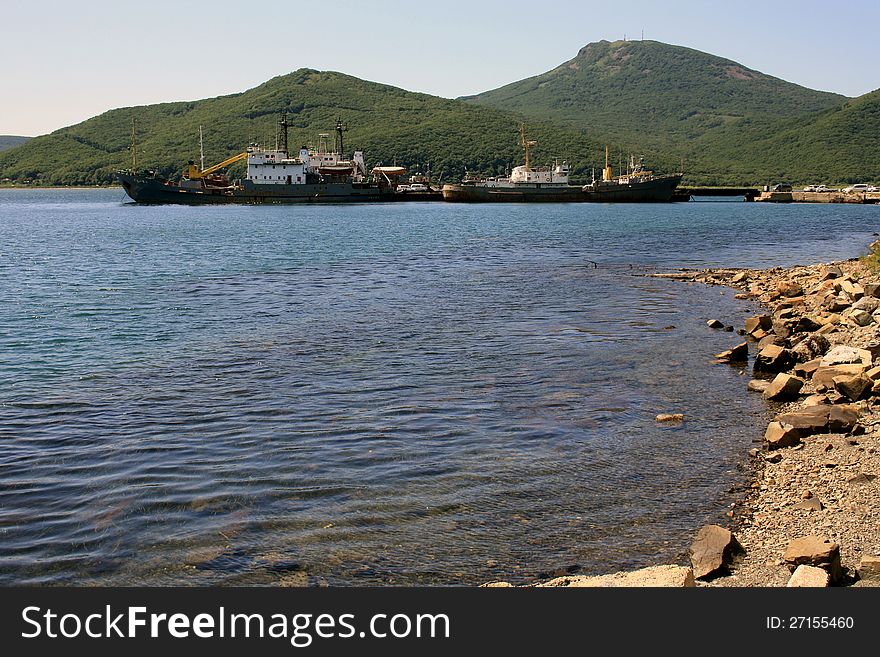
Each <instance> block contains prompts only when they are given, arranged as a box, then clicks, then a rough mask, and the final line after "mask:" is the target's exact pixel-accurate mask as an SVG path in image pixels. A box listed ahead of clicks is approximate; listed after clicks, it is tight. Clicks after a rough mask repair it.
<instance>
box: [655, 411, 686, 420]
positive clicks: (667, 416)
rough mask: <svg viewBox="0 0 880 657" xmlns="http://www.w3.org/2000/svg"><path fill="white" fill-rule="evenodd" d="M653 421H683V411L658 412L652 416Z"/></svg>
mask: <svg viewBox="0 0 880 657" xmlns="http://www.w3.org/2000/svg"><path fill="white" fill-rule="evenodd" d="M654 421H655V422H683V421H684V413H660V415H658V416H657V417H655V418H654Z"/></svg>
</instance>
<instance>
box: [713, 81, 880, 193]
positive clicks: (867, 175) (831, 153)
mask: <svg viewBox="0 0 880 657" xmlns="http://www.w3.org/2000/svg"><path fill="white" fill-rule="evenodd" d="M700 147H701V149H702V151H703V152H704V153H707V154H710V153H711V154H712V157H711V158H709V157H703V158H700V159H699V160H698V161H699V167H700V172H701V174H702V175H703V176H704V177H705V178H706V179H720V178H731V177H734V178H739V179H742V180H755V181H758V182H761V181H763V182H765V183H766V182H770V181H772V182H780V181H786V182H796V183H801V182H806V183H817V184H818V183H822V184H827V185H829V186H836V185H838V184H842V183H857V182H872V181H880V90H878V91H873V92H871V93H869V94H865V95H864V96H860V97H858V98H854V99H852V100H850V101H848V102H846V103H845V104H843V105H842V106H840V107H836V108H834V109H830V110H826V111H823V112H818V113H815V114H813V115H810V116H806V117H801V118H798V119H788V120H784V121H778V122H776V123H775V124H772V125H763V126H762V125H751V126H748V129H744V130H743V131H741V132H740V134H732V133H730V132H718V133H716V134H712V135H706V136H705V137H704V138H703V139H702V140H701V141H700Z"/></svg>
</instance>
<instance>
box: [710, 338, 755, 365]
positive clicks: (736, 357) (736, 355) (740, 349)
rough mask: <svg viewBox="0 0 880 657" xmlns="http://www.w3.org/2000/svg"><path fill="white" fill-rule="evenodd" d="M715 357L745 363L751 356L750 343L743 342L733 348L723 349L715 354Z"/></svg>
mask: <svg viewBox="0 0 880 657" xmlns="http://www.w3.org/2000/svg"><path fill="white" fill-rule="evenodd" d="M715 358H717V359H718V360H721V361H725V362H730V363H743V362H745V361H747V360H748V358H749V343H748V342H741V343H740V344H738V345H736V346H735V347H734V348H733V349H728V350H727V351H722V352H721V353H720V354H715Z"/></svg>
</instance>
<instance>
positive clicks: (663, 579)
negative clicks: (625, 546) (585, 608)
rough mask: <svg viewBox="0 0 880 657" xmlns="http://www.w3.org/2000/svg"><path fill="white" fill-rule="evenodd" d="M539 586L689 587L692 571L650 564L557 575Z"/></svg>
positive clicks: (691, 582)
mask: <svg viewBox="0 0 880 657" xmlns="http://www.w3.org/2000/svg"><path fill="white" fill-rule="evenodd" d="M537 586H539V587H556V586H559V587H569V586H571V587H658V586H660V587H675V588H681V587H691V586H696V582H694V571H693V569H691V568H689V567H687V566H651V567H650V568H642V569H641V570H634V571H631V572H623V573H614V574H613V575H599V576H598V577H588V576H585V575H569V576H566V577H557V578H556V579H551V580H550V581H548V582H544V583H543V584H538V585H537Z"/></svg>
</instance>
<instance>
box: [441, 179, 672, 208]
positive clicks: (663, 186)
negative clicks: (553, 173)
mask: <svg viewBox="0 0 880 657" xmlns="http://www.w3.org/2000/svg"><path fill="white" fill-rule="evenodd" d="M681 178H682V177H681V176H680V175H673V176H655V177H653V178H651V179H650V180H644V181H640V182H635V183H628V184H611V185H603V184H599V185H597V186H596V187H595V188H594V189H586V190H585V189H584V188H582V187H576V186H570V185H566V186H559V185H545V186H542V185H540V184H528V185H526V184H515V185H511V186H505V187H500V186H499V187H487V186H482V185H478V184H476V185H475V184H460V185H444V186H443V200H444V201H452V202H459V203H511V202H512V203H540V202H544V203H668V202H670V201H672V200H674V196H675V189H676V187H678V184H679V183H680V182H681Z"/></svg>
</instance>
